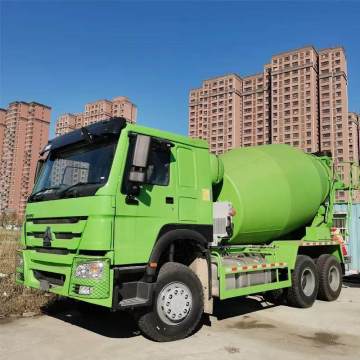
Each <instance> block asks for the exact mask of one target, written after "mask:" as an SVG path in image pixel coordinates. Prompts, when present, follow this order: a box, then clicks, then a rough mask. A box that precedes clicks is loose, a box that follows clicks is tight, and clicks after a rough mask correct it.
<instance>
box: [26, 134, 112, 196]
mask: <svg viewBox="0 0 360 360" xmlns="http://www.w3.org/2000/svg"><path fill="white" fill-rule="evenodd" d="M115 149H116V142H115V141H111V142H110V143H109V142H107V143H96V144H89V143H87V144H85V145H84V144H83V145H82V146H79V145H77V146H73V147H72V148H70V149H69V148H68V149H66V150H62V151H61V149H59V150H57V151H53V152H50V154H49V156H48V158H47V160H46V162H45V163H44V165H43V167H42V169H41V172H40V174H39V176H38V179H37V181H36V185H35V187H34V190H33V192H32V194H31V195H30V197H29V202H34V201H44V200H53V199H60V198H65V197H79V196H90V195H94V194H95V192H96V191H97V189H98V188H99V187H101V186H103V185H104V184H105V183H106V182H107V180H108V176H109V173H110V169H111V165H112V161H113V157H114V153H115Z"/></svg>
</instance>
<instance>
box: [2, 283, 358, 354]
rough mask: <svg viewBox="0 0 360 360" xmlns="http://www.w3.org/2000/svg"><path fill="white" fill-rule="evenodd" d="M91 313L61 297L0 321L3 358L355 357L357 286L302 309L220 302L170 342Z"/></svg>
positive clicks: (121, 319) (122, 318)
mask: <svg viewBox="0 0 360 360" xmlns="http://www.w3.org/2000/svg"><path fill="white" fill-rule="evenodd" d="M83 310H84V309H83ZM87 310H89V309H87ZM90 310H91V311H90V313H88V312H86V313H84V312H80V311H79V309H75V308H74V307H73V306H70V304H69V303H66V302H65V303H63V302H62V303H60V305H59V304H57V305H54V306H53V307H51V306H50V308H49V309H48V310H47V314H46V315H43V316H39V317H34V318H22V319H12V318H7V319H3V320H0V359H1V360H2V359H4V360H5V359H6V360H12V359H24V358H26V359H28V360H31V359H37V360H38V359H47V360H52V359H64V358H66V359H67V360H73V359H87V360H88V359H101V360H105V359H111V360H113V359H125V360H128V359H129V360H130V359H131V360H136V359H156V360H165V359H166V360H169V359H182V360H192V359H196V360H199V359H210V360H211V359H216V360H219V359H221V360H225V359H252V360H256V359H261V360H263V359H264V358H267V359H287V360H292V359H299V360H300V359H301V360H304V359H326V360H329V359H354V360H358V359H360V284H359V283H347V284H346V285H345V286H344V289H343V291H342V294H341V297H340V298H339V299H338V300H337V301H336V302H333V303H326V302H322V301H317V302H316V303H315V305H314V306H313V307H312V308H310V309H304V310H303V309H294V308H290V307H286V306H272V305H271V304H267V303H265V302H263V301H262V300H261V299H260V298H256V297H255V298H243V299H236V300H231V301H226V302H222V303H220V304H217V306H216V314H215V316H212V317H211V318H210V319H209V321H207V322H205V324H204V325H203V327H202V328H201V329H200V330H199V331H198V332H197V333H196V334H194V335H193V336H192V337H190V338H188V339H185V340H182V341H177V342H173V343H155V342H151V341H149V340H147V339H145V338H144V337H142V336H141V335H139V333H138V331H137V329H136V326H135V324H134V322H133V320H132V318H131V317H130V316H129V315H128V314H126V313H109V312H108V311H107V310H104V309H101V308H97V307H94V308H91V309H90Z"/></svg>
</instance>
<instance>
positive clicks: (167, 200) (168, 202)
mask: <svg viewBox="0 0 360 360" xmlns="http://www.w3.org/2000/svg"><path fill="white" fill-rule="evenodd" d="M165 202H166V203H167V204H173V203H174V198H173V197H172V196H167V197H166V198H165Z"/></svg>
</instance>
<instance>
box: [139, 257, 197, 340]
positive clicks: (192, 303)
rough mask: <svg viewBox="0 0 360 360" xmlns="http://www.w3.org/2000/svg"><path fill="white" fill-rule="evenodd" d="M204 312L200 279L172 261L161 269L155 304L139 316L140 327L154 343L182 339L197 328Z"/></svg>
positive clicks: (185, 267)
mask: <svg viewBox="0 0 360 360" xmlns="http://www.w3.org/2000/svg"><path fill="white" fill-rule="evenodd" d="M203 310H204V299H203V289H202V285H201V282H200V280H199V278H198V277H197V276H196V275H195V273H194V272H193V271H192V270H190V269H189V268H188V267H187V266H185V265H183V264H179V263H175V262H169V263H166V264H164V265H163V267H162V268H161V269H160V273H159V276H158V281H157V284H156V289H155V293H154V301H153V305H152V307H151V308H149V309H147V310H146V311H145V312H143V313H141V314H139V316H138V327H139V329H140V330H141V332H142V333H143V334H144V335H145V336H146V337H148V338H150V339H152V340H154V341H161V342H164V341H173V340H179V339H183V338H185V337H187V336H189V335H190V334H191V333H192V332H193V331H194V330H195V329H196V328H197V326H198V325H199V323H200V320H201V317H202V314H203Z"/></svg>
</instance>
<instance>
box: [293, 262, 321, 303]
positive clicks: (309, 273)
mask: <svg viewBox="0 0 360 360" xmlns="http://www.w3.org/2000/svg"><path fill="white" fill-rule="evenodd" d="M291 283H292V285H291V287H290V288H288V290H287V301H288V303H289V304H290V305H292V306H295V307H299V308H308V307H310V306H312V304H313V303H314V302H315V300H316V297H317V294H318V289H319V274H318V271H317V267H316V265H315V263H314V261H313V260H312V259H311V258H310V257H309V256H305V255H298V256H297V259H296V263H295V269H294V270H293V272H292V274H291Z"/></svg>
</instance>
